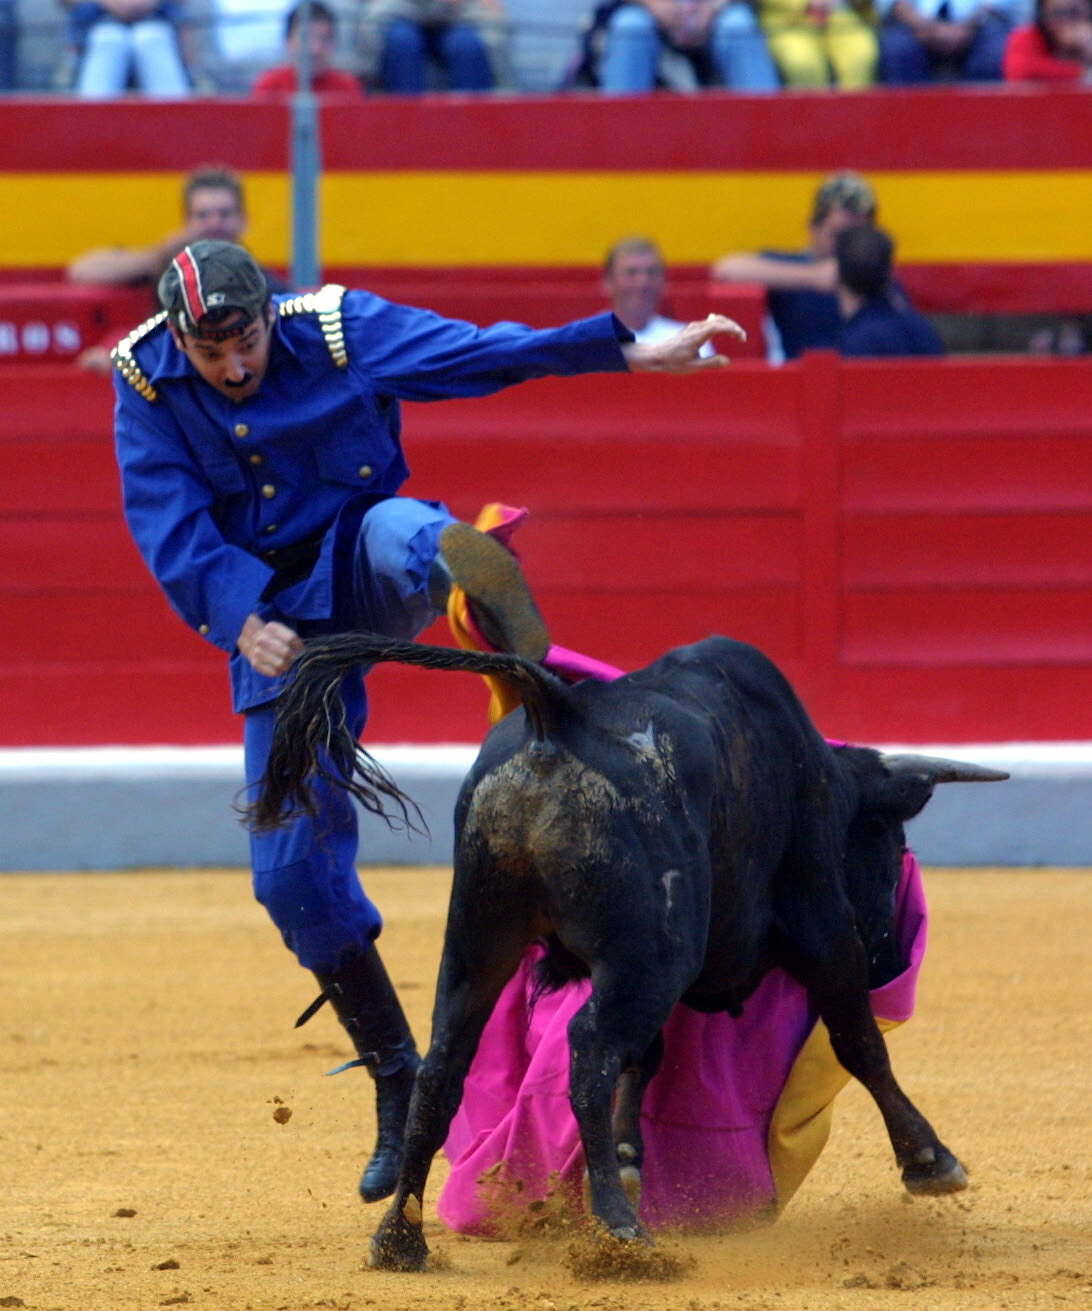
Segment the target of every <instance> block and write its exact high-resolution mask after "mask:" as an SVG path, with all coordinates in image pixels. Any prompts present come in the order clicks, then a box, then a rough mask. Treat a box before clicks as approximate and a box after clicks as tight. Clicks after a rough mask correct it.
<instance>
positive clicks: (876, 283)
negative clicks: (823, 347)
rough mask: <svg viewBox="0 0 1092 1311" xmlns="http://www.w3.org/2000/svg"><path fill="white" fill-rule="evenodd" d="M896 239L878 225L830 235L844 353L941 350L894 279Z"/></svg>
mask: <svg viewBox="0 0 1092 1311" xmlns="http://www.w3.org/2000/svg"><path fill="white" fill-rule="evenodd" d="M894 254H895V243H894V242H893V241H892V240H891V238H890V237H889V236H888V235H887V233H886V232H884V231H883V230H882V229H880V228H876V227H854V228H843V229H842V231H841V232H839V233H838V235H837V237H836V238H835V239H834V258H835V262H836V264H837V269H838V283H837V296H838V309H839V312H840V314H841V316H842V332H841V336H840V338H839V341H838V349H839V350H840V351H841V353H842V354H843V355H943V354H944V343H943V342H942V341H941V340H940V337H939V335H938V334H937V331H936V329H935V328H934V327H933V325H932V324H931V323H930V322H929V320H928V319H926V318H925V317H924V315H921V314H919V313H918V312H917V310H914V309H911V308H910V306H909V305H908V304H907V303H906V300H905V298H904V297H903V296H902V294H901V293H900V292H899V291H898V289H897V288H896V287H895V286H894V285H893V283H892V280H891V266H892V261H893V259H894Z"/></svg>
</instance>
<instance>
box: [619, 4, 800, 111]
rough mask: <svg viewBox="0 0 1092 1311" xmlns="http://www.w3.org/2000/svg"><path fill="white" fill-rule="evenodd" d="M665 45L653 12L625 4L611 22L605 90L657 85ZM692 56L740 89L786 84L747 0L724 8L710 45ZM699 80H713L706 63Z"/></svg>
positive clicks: (767, 88)
mask: <svg viewBox="0 0 1092 1311" xmlns="http://www.w3.org/2000/svg"><path fill="white" fill-rule="evenodd" d="M665 48H667V42H666V41H665V39H664V37H663V34H662V33H661V31H660V29H659V28H658V26H657V24H656V20H655V18H653V16H652V14H651V13H649V11H648V10H647V9H645V8H644V7H643V6H641V5H623V6H622V8H621V9H619V10H617V11H616V12H615V13H614V14H613V15H612V17H611V19H610V22H609V24H608V27H607V38H606V45H605V48H604V51H603V58H602V60H601V61H600V65H599V80H600V84H601V85H602V88H603V90H604V91H605V92H607V94H609V95H627V94H632V93H634V92H642V91H651V90H652V89H653V87H654V86H655V85H656V69H657V66H658V64H659V62H660V56H661V55H662V54H663V52H664V50H665ZM684 53H688V52H684ZM691 58H692V62H696V63H697V64H699V65H700V64H701V63H702V62H707V63H709V64H710V65H711V71H712V73H713V75H714V76H715V78H716V80H718V81H719V82H721V83H723V85H724V86H727V87H731V88H732V89H733V90H734V91H752V92H754V91H776V90H777V89H778V87H779V86H780V85H781V82H780V79H779V77H778V75H777V68H776V66H775V64H774V62H773V59H772V58H771V57H770V52H769V49H768V48H767V45H766V38H765V36H763V34H762V29H761V28H760V27H759V25H758V20H757V18H756V17H755V14H754V10H752V9H751V7H750V6H749V5H747V4H742V3H735V4H729V5H727V6H726V7H725V8H724V9H722V10H720V12H719V13H718V14H717V16H716V17H715V18H714V20H713V28H712V31H711V33H710V36H709V41H708V43H707V46H706V47H705V48H704V49H702V50H700V51H697V52H695V54H694V55H693V56H691ZM699 80H703V81H704V80H707V79H705V78H702V77H701V72H700V69H699Z"/></svg>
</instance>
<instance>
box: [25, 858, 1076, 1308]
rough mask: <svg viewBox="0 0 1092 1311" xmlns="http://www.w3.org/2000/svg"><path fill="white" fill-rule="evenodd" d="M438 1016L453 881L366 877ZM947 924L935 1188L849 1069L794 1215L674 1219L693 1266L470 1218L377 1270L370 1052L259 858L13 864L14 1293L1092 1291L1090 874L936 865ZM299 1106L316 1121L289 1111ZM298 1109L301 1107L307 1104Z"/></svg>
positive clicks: (994, 1295)
mask: <svg viewBox="0 0 1092 1311" xmlns="http://www.w3.org/2000/svg"><path fill="white" fill-rule="evenodd" d="M368 884H369V888H370V889H371V891H372V892H373V894H374V895H375V896H376V898H377V900H378V901H379V903H380V904H381V905H382V906H383V907H384V910H385V913H386V915H387V917H388V929H387V932H386V934H385V936H384V939H383V944H384V948H385V952H386V955H387V957H388V959H389V960H390V961H391V963H392V973H393V975H394V978H395V979H396V981H397V982H398V984H399V986H400V989H401V992H402V995H403V997H404V999H405V1002H406V1006H407V1010H408V1011H409V1013H410V1018H411V1020H412V1021H413V1023H414V1026H415V1029H416V1031H417V1033H418V1035H419V1036H421V1037H423V1036H424V1035H425V1034H426V1033H427V1028H428V1020H429V1015H430V1010H431V999H432V988H433V981H434V976H435V970H436V964H437V960H438V954H439V943H440V932H441V924H442V918H443V914H444V911H445V908H446V899H447V892H448V875H447V872H446V871H444V870H436V869H404V870H401V869H400V870H385V871H374V872H369V874H368ZM926 887H927V890H928V893H929V898H930V903H931V908H932V937H931V945H930V949H929V954H928V957H927V959H926V963H925V970H924V976H923V983H922V988H921V991H920V996H919V1005H918V1014H917V1016H916V1017H915V1019H914V1020H913V1021H911V1023H910V1024H909V1025H907V1026H906V1027H905V1028H903V1029H901V1030H899V1031H898V1032H897V1033H895V1034H893V1035H892V1036H891V1038H890V1044H891V1050H892V1054H893V1058H894V1061H895V1066H896V1070H897V1071H898V1072H899V1074H900V1076H901V1079H902V1081H903V1083H904V1085H905V1086H906V1087H907V1088H908V1090H909V1091H910V1092H911V1094H912V1095H913V1096H914V1097H915V1100H917V1101H918V1103H919V1104H920V1105H921V1106H922V1108H923V1109H924V1110H925V1111H926V1113H927V1114H928V1115H929V1116H930V1117H931V1118H932V1119H933V1121H934V1123H935V1124H936V1126H937V1128H938V1131H939V1132H940V1134H941V1136H942V1137H943V1138H945V1139H946V1140H947V1141H948V1143H949V1144H950V1145H951V1146H952V1147H953V1148H954V1149H955V1150H956V1151H957V1152H958V1154H959V1155H960V1156H961V1157H962V1159H963V1160H964V1161H965V1163H966V1164H967V1166H968V1167H969V1169H970V1171H971V1178H972V1182H971V1187H970V1189H969V1190H968V1191H967V1192H965V1193H962V1194H959V1195H957V1196H955V1197H951V1198H943V1199H928V1200H914V1201H909V1200H907V1199H906V1198H905V1197H904V1196H903V1194H902V1191H901V1188H900V1185H899V1182H898V1178H897V1175H896V1172H895V1168H894V1165H893V1162H892V1160H891V1157H890V1152H889V1149H888V1146H887V1142H886V1138H885V1136H884V1133H883V1130H882V1126H881V1124H880V1121H879V1116H878V1113H877V1112H876V1111H875V1109H874V1107H873V1105H872V1103H871V1102H870V1101H869V1099H868V1098H867V1096H866V1095H865V1094H864V1093H863V1092H862V1091H861V1090H860V1089H859V1088H857V1087H856V1086H851V1087H850V1088H849V1089H848V1090H847V1091H846V1092H845V1093H844V1094H843V1095H842V1097H841V1098H840V1099H839V1103H838V1106H837V1110H836V1116H835V1129H834V1134H833V1137H832V1140H831V1143H830V1145H829V1146H828V1148H827V1150H826V1152H825V1153H824V1155H823V1157H822V1158H821V1159H820V1161H819V1164H818V1165H817V1167H816V1169H815V1170H814V1171H813V1173H812V1175H811V1176H810V1177H809V1179H808V1180H807V1181H806V1182H805V1184H804V1187H803V1189H802V1190H801V1192H800V1193H799V1194H798V1195H797V1197H796V1199H795V1200H794V1201H793V1203H792V1205H791V1206H790V1208H789V1210H788V1211H787V1212H786V1214H785V1215H784V1217H783V1218H782V1219H781V1220H780V1221H779V1222H778V1224H777V1225H775V1226H773V1227H772V1228H769V1229H765V1230H761V1231H757V1232H749V1233H739V1232H736V1233H715V1234H703V1235H701V1236H676V1235H668V1236H664V1237H662V1238H661V1239H660V1243H661V1246H663V1247H664V1248H665V1249H667V1250H668V1251H669V1252H670V1253H671V1254H673V1255H674V1256H676V1257H677V1258H678V1259H679V1261H680V1262H681V1264H682V1266H683V1274H682V1276H681V1278H679V1279H677V1280H675V1281H673V1282H659V1283H650V1282H644V1283H635V1284H630V1283H620V1282H616V1281H612V1280H609V1279H608V1280H605V1281H599V1282H587V1281H584V1280H582V1279H581V1278H579V1277H577V1276H575V1275H574V1274H573V1273H572V1272H571V1270H570V1269H569V1268H568V1266H567V1264H566V1257H565V1247H566V1244H565V1240H564V1239H558V1238H553V1239H537V1240H534V1241H528V1240H526V1239H523V1240H518V1241H512V1242H484V1241H481V1240H476V1239H466V1238H461V1237H458V1236H455V1235H452V1234H449V1233H447V1232H446V1231H444V1230H443V1229H442V1227H441V1226H440V1225H439V1223H438V1222H437V1221H436V1220H435V1212H434V1209H433V1208H432V1205H431V1203H432V1200H433V1199H434V1197H435V1192H436V1188H437V1185H438V1184H439V1182H440V1181H441V1179H442V1178H443V1174H444V1166H443V1163H442V1159H440V1160H438V1161H437V1165H436V1168H435V1169H434V1171H433V1177H432V1181H431V1184H430V1192H429V1196H428V1197H427V1198H426V1226H427V1234H428V1238H429V1242H430V1245H431V1246H432V1248H433V1251H434V1252H435V1253H437V1254H438V1257H439V1260H438V1263H437V1264H438V1266H439V1268H438V1269H436V1270H435V1271H434V1272H432V1273H428V1274H425V1275H394V1274H387V1273H378V1272H375V1271H370V1270H367V1269H363V1268H362V1258H363V1256H364V1252H365V1249H366V1243H367V1238H368V1236H369V1235H370V1233H371V1230H372V1229H373V1228H374V1225H375V1223H376V1222H377V1221H378V1218H379V1215H380V1213H381V1206H382V1204H380V1205H377V1206H373V1207H369V1208H365V1207H363V1206H362V1205H361V1203H360V1202H359V1200H358V1199H357V1197H356V1194H355V1185H356V1179H357V1175H358V1172H359V1168H360V1165H361V1162H362V1160H363V1158H364V1156H365V1154H366V1153H365V1149H366V1146H367V1145H368V1144H369V1143H370V1142H371V1139H372V1134H373V1121H372V1112H371V1106H370V1087H369V1085H368V1082H367V1077H366V1076H365V1075H364V1074H363V1073H362V1072H350V1073H346V1074H345V1075H342V1076H340V1077H338V1078H335V1079H326V1078H324V1077H323V1072H324V1071H325V1070H327V1069H329V1068H330V1067H331V1066H333V1065H335V1064H337V1063H338V1062H339V1061H340V1060H342V1059H344V1058H345V1057H346V1056H347V1055H348V1054H349V1051H348V1047H347V1044H346V1042H345V1040H344V1037H343V1035H342V1033H341V1031H340V1030H339V1029H338V1027H337V1024H336V1021H335V1020H334V1019H333V1017H332V1016H331V1015H330V1014H328V1013H327V1012H323V1013H321V1014H320V1015H319V1016H317V1017H316V1018H315V1019H314V1020H313V1021H312V1022H311V1023H310V1024H309V1025H308V1026H307V1027H306V1028H305V1029H301V1030H298V1031H296V1030H293V1028H292V1021H293V1019H294V1017H295V1015H296V1014H297V1013H298V1012H299V1011H300V1010H301V1009H302V1008H303V1006H304V1005H305V1004H306V1003H307V1002H308V1001H310V999H311V997H312V995H313V989H312V984H311V980H310V976H309V975H307V974H305V973H304V972H303V971H301V970H299V969H298V967H296V966H295V965H294V963H293V961H292V960H291V958H290V957H289V956H288V955H287V953H286V952H285V951H284V949H283V947H282V946H281V945H280V942H279V940H278V939H277V937H276V935H275V933H274V932H273V931H272V930H271V928H270V926H269V925H268V923H267V922H266V921H265V919H264V913H263V912H262V911H261V910H260V908H259V907H258V906H256V905H255V904H254V903H253V902H252V901H251V898H250V893H249V887H248V881H247V877H246V875H244V874H243V873H241V872H237V871H228V872H200V873H173V872H172V873H161V872H150V873H125V874H114V875H90V874H80V875H67V876H65V875H61V876H55V875H28V876H21V875H11V876H4V877H0V934H2V935H3V950H2V954H0V962H2V963H0V1111H2V1114H0V1161H2V1174H0V1179H2V1187H0V1307H27V1308H32V1309H34V1311H138V1309H139V1311H146V1309H148V1308H154V1307H160V1306H191V1307H194V1308H202V1307H203V1308H210V1309H213V1311H244V1309H247V1311H281V1309H283V1311H304V1309H305V1308H339V1309H342V1311H347V1309H352V1311H363V1309H364V1308H370V1309H371V1311H413V1309H415V1308H454V1309H456V1311H478V1309H479V1308H481V1309H483V1311H501V1309H502V1308H503V1309H504V1311H518V1309H521V1308H525V1307H526V1308H531V1311H585V1309H588V1311H665V1309H666V1308H678V1309H679V1311H737V1309H738V1311H805V1309H807V1311H833V1309H837V1311H872V1309H873V1308H884V1309H886V1308H899V1311H904V1309H905V1311H911V1309H913V1311H918V1308H928V1309H929V1311H957V1309H958V1311H966V1309H970V1308H975V1309H977V1308H981V1309H982V1311H997V1309H998V1308H1025V1307H1035V1308H1053V1309H1058V1308H1063V1307H1074V1308H1077V1307H1085V1308H1092V1110H1090V1107H1092V875H1089V874H1088V873H1084V872H1078V871H1051V870H1038V871H983V870H977V871H953V870H943V871H926ZM281 1107H288V1108H290V1109H291V1111H292V1115H291V1118H290V1119H288V1120H287V1122H286V1123H279V1122H278V1120H277V1119H275V1118H274V1112H275V1111H277V1110H278V1108H281ZM282 1115H283V1112H282Z"/></svg>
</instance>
